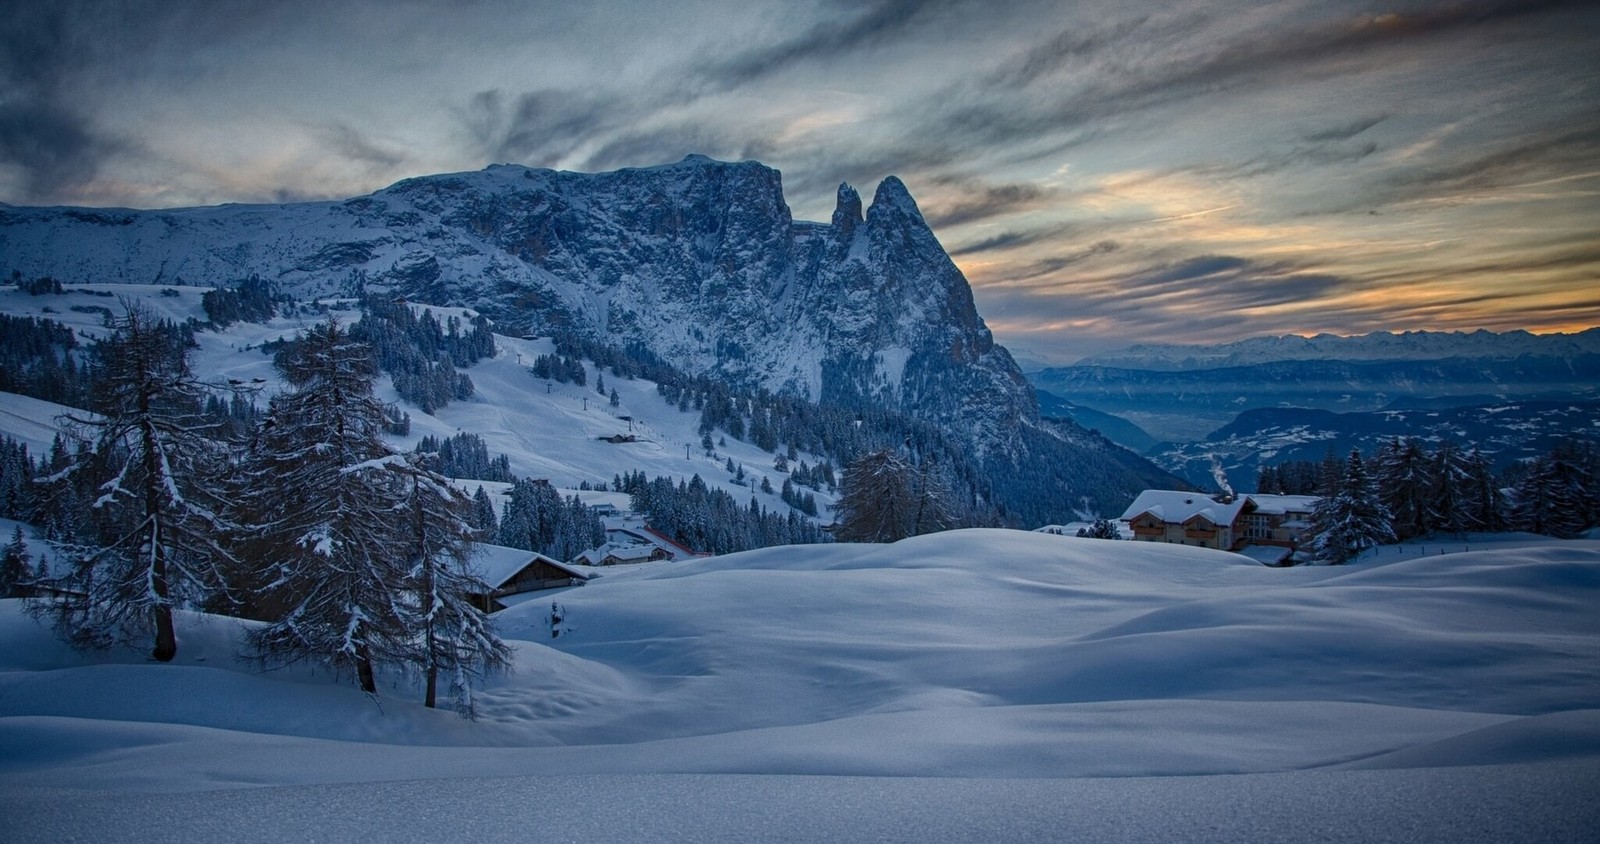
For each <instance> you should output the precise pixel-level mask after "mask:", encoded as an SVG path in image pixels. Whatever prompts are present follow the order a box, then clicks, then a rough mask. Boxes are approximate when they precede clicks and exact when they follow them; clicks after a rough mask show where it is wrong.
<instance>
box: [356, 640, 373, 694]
mask: <svg viewBox="0 0 1600 844" xmlns="http://www.w3.org/2000/svg"><path fill="white" fill-rule="evenodd" d="M356 679H357V680H358V681H360V683H361V691H363V692H366V693H367V694H369V695H375V694H377V693H378V681H377V679H376V678H375V677H373V674H372V655H371V654H369V653H367V646H366V645H359V646H357V647H356Z"/></svg>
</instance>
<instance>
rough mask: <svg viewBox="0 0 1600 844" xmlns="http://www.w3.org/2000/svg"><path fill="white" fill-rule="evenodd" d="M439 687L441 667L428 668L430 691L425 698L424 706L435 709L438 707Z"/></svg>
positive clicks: (432, 666)
mask: <svg viewBox="0 0 1600 844" xmlns="http://www.w3.org/2000/svg"><path fill="white" fill-rule="evenodd" d="M438 687H439V666H437V665H429V666H428V691H427V692H426V694H425V695H424V697H423V700H422V705H423V706H426V707H428V708H429V709H433V708H434V707H435V706H436V702H435V694H436V690H437V689H438Z"/></svg>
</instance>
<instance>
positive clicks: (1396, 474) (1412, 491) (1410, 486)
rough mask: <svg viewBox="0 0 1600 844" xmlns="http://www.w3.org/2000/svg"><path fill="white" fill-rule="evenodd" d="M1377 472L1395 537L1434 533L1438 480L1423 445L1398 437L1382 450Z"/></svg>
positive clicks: (1403, 538)
mask: <svg viewBox="0 0 1600 844" xmlns="http://www.w3.org/2000/svg"><path fill="white" fill-rule="evenodd" d="M1375 462H1376V464H1377V468H1376V469H1374V471H1373V473H1372V474H1373V476H1374V482H1375V483H1376V485H1377V488H1378V496H1379V500H1380V501H1381V502H1382V503H1383V506H1384V508H1385V509H1387V510H1388V511H1389V514H1390V518H1391V519H1393V521H1392V522H1391V524H1392V525H1393V526H1394V533H1395V536H1396V537H1397V538H1399V539H1402V540H1405V539H1411V538H1413V537H1417V536H1425V535H1427V534H1428V533H1431V532H1432V531H1433V520H1432V519H1431V518H1430V513H1431V508H1430V500H1429V496H1430V495H1431V493H1432V492H1433V489H1434V486H1435V481H1434V479H1433V477H1432V472H1431V468H1432V467H1431V466H1430V465H1429V461H1428V456H1427V454H1425V453H1424V452H1423V450H1422V444H1421V443H1419V442H1417V441H1416V440H1414V439H1408V440H1401V439H1399V438H1396V439H1394V440H1391V441H1390V442H1388V443H1386V444H1384V446H1383V447H1382V448H1381V449H1379V451H1378V456H1377V458H1376V461H1375Z"/></svg>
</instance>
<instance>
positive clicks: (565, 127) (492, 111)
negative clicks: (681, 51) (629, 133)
mask: <svg viewBox="0 0 1600 844" xmlns="http://www.w3.org/2000/svg"><path fill="white" fill-rule="evenodd" d="M640 111H641V110H640V108H639V107H638V106H636V105H634V104H633V103H630V102H627V101H625V100H623V99H622V98H621V97H620V96H617V95H613V94H606V93H599V92H584V91H555V90H539V91H529V92H526V93H523V94H518V95H515V96H507V95H506V94H504V93H502V92H501V91H499V90H488V91H479V92H478V93H476V94H474V95H472V97H471V98H470V99H469V100H468V102H467V105H466V107H465V108H464V109H462V110H461V112H460V115H461V118H462V122H463V123H464V124H465V125H466V128H467V131H468V132H469V133H470V134H471V136H472V139H473V141H474V143H475V144H476V145H477V147H478V148H479V150H480V151H481V152H482V153H483V154H484V155H486V156H488V158H489V159H490V160H491V161H494V162H515V163H518V164H527V165H529V166H533V167H553V166H555V165H556V163H557V162H559V161H560V160H561V159H562V158H564V157H566V156H567V155H570V154H571V153H572V151H573V150H574V149H575V148H577V147H580V146H582V145H583V144H585V143H590V142H592V141H594V140H595V139H596V138H599V137H603V136H604V135H605V134H606V133H609V132H612V131H615V130H616V129H617V128H618V127H621V126H625V125H627V124H629V123H630V122H633V121H634V120H635V119H636V118H637V117H639V116H640Z"/></svg>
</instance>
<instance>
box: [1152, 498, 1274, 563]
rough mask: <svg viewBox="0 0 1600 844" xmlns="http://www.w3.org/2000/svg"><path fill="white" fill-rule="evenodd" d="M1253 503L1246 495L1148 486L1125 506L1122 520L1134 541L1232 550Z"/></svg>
mask: <svg viewBox="0 0 1600 844" xmlns="http://www.w3.org/2000/svg"><path fill="white" fill-rule="evenodd" d="M1253 507H1254V505H1253V504H1252V503H1251V502H1250V499H1249V498H1248V497H1241V498H1225V497H1222V496H1218V497H1216V498H1213V497H1211V496H1209V495H1205V494H1204V493H1199V492H1179V491H1176V490H1167V489H1147V490H1145V491H1144V492H1141V493H1139V497H1138V498H1135V499H1134V500H1133V503H1132V504H1131V505H1129V506H1128V509H1127V510H1126V511H1125V512H1124V513H1123V514H1122V520H1123V521H1125V522H1127V523H1128V526H1129V527H1130V528H1132V529H1133V538H1134V540H1136V541H1140V542H1166V543H1170V544H1172V545H1194V546H1198V547H1201V548H1215V549H1217V550H1218V551H1232V550H1234V549H1235V548H1237V547H1239V546H1240V545H1241V544H1243V541H1244V534H1243V519H1244V515H1245V513H1246V511H1247V510H1250V509H1253Z"/></svg>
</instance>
